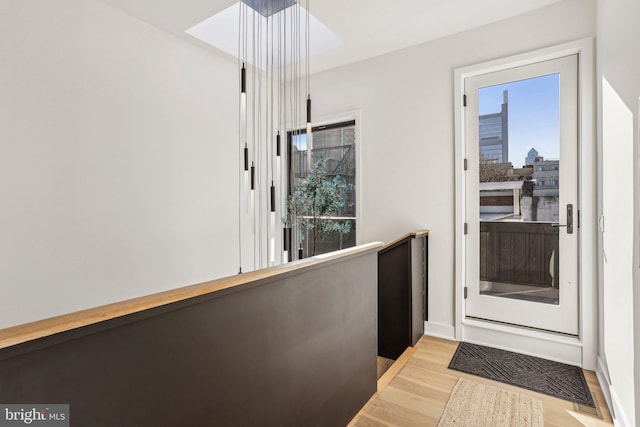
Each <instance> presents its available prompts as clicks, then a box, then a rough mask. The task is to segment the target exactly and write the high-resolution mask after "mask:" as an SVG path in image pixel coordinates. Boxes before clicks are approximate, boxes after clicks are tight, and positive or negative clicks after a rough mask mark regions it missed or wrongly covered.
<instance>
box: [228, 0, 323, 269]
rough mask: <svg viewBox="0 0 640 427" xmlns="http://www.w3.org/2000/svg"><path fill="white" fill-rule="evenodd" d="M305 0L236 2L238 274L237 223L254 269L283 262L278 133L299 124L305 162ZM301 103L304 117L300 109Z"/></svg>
mask: <svg viewBox="0 0 640 427" xmlns="http://www.w3.org/2000/svg"><path fill="white" fill-rule="evenodd" d="M305 6H306V7H305V9H306V10H305V9H303V8H302V7H301V6H300V5H297V4H296V0H241V1H240V13H239V17H238V65H239V68H240V70H239V71H240V123H239V141H240V153H241V154H240V156H241V159H242V160H241V163H242V171H241V176H240V184H239V192H240V198H239V206H238V210H239V218H238V222H239V223H238V244H239V260H240V261H239V262H240V269H239V272H240V273H242V267H243V259H245V258H246V257H245V258H243V251H242V246H243V245H242V242H243V241H245V242H247V240H243V228H244V229H248V228H250V229H251V233H252V237H253V245H252V246H253V256H252V257H249V258H252V259H253V269H257V268H263V267H267V266H269V265H273V264H275V263H276V262H279V261H280V260H281V261H282V262H286V261H287V259H288V256H289V255H288V251H289V249H290V248H289V247H288V246H287V244H288V242H286V241H284V239H283V237H282V235H283V233H282V232H281V230H282V228H281V221H280V220H279V219H280V218H281V217H282V216H283V215H284V214H285V213H286V212H285V211H286V194H285V193H284V191H285V189H286V186H285V185H284V184H285V177H286V174H285V172H284V171H283V169H284V168H283V162H284V161H285V159H283V157H284V156H283V155H282V154H283V146H282V144H283V140H282V139H283V136H285V135H287V129H301V128H306V138H307V150H308V151H307V153H308V155H307V165H309V164H310V161H311V158H310V157H311V156H310V154H311V152H310V147H311V144H312V135H311V130H312V129H311V95H310V79H309V42H310V40H309V0H306V5H305ZM303 19H304V21H303ZM303 24H304V27H303ZM303 33H304V34H303ZM303 59H304V61H303ZM303 62H304V63H303ZM303 82H304V83H303ZM303 86H304V87H303ZM305 95H306V97H305ZM305 98H306V103H305V102H304V101H305ZM305 107H306V117H305V115H304V114H303V113H302V110H303V109H305ZM305 118H306V123H305V122H304V121H303V120H304V119H305ZM303 123H305V124H303ZM294 132H295V131H294ZM242 182H244V185H243V183H242ZM243 201H244V204H245V205H246V207H247V209H248V210H249V215H248V217H249V218H250V222H251V226H250V227H246V226H245V227H243V221H242V214H241V213H240V212H241V211H242V204H243ZM267 201H268V204H267ZM277 217H278V218H277ZM245 232H246V230H245ZM276 239H278V240H276ZM280 239H282V240H280ZM276 242H277V243H278V245H277V244H276ZM278 247H280V248H281V250H278V249H276V248H278ZM276 251H277V252H278V254H277V253H276ZM249 263H250V262H248V261H245V264H249Z"/></svg>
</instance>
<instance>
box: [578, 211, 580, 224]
mask: <svg viewBox="0 0 640 427" xmlns="http://www.w3.org/2000/svg"><path fill="white" fill-rule="evenodd" d="M578 228H580V209H578Z"/></svg>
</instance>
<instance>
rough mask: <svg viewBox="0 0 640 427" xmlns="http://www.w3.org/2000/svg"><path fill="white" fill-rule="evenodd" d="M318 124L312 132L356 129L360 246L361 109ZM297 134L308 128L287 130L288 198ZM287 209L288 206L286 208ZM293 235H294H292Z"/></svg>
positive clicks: (355, 200)
mask: <svg viewBox="0 0 640 427" xmlns="http://www.w3.org/2000/svg"><path fill="white" fill-rule="evenodd" d="M316 123H317V124H316V125H315V126H313V127H312V128H311V131H312V132H317V131H325V130H332V129H340V128H346V127H351V126H353V127H354V130H355V138H354V145H355V147H354V148H355V153H354V158H355V190H354V203H355V217H354V224H355V246H358V245H360V244H362V242H361V238H360V236H361V232H359V230H361V228H360V227H361V224H362V221H361V214H360V213H361V206H362V204H361V200H362V197H361V194H362V179H361V165H362V162H361V157H360V156H361V150H360V148H361V147H360V144H361V140H360V132H361V131H360V111H353V112H349V113H345V114H344V115H335V116H327V117H324V118H320V119H319V120H317V121H316ZM294 134H295V135H306V134H307V130H306V128H298V129H293V130H289V131H287V134H286V144H287V145H286V170H285V174H286V176H285V179H284V185H285V186H286V188H285V193H286V194H287V199H288V197H289V195H291V193H292V189H293V177H292V168H293V162H292V151H293V150H292V146H293V136H294ZM285 209H286V208H285ZM292 237H293V236H292ZM292 252H293V248H292V250H291V251H290V252H289V257H290V260H293V259H295V257H293V258H292Z"/></svg>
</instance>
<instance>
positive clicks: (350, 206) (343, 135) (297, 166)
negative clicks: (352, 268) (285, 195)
mask: <svg viewBox="0 0 640 427" xmlns="http://www.w3.org/2000/svg"><path fill="white" fill-rule="evenodd" d="M355 143H356V134H355V122H353V121H351V122H345V123H338V124H335V125H327V126H321V127H319V128H317V129H316V128H314V130H313V138H312V147H310V150H308V148H309V147H307V136H306V133H304V132H303V133H299V134H295V133H294V134H292V135H291V138H290V156H291V157H290V165H289V191H290V192H291V191H292V189H293V188H295V183H296V182H297V181H299V180H302V179H304V178H305V177H306V176H307V174H308V173H309V169H308V166H309V164H313V163H315V162H316V161H318V160H319V159H321V158H323V159H325V160H326V162H325V166H326V172H327V178H329V179H333V178H334V177H335V176H340V177H342V179H343V180H344V182H345V183H346V184H347V185H348V191H347V197H346V200H345V204H344V207H342V208H341V209H339V210H338V212H335V214H334V215H332V216H331V217H330V218H331V219H333V220H334V221H337V222H340V223H349V224H350V226H349V231H348V232H347V233H339V232H326V233H323V234H322V235H321V236H319V239H318V241H317V242H316V254H322V253H326V252H331V251H335V250H339V249H344V248H348V247H351V246H355V244H356V153H355ZM309 153H311V162H308V161H307V156H308V155H309ZM303 220H308V218H303ZM294 233H298V234H297V237H295V239H296V242H295V243H294V245H295V247H299V246H300V245H302V249H303V255H304V256H305V257H307V256H310V254H311V252H312V250H311V245H312V243H311V240H312V238H311V236H310V232H309V231H307V232H306V233H301V232H300V230H297V231H295V230H294Z"/></svg>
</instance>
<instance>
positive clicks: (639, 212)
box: [597, 0, 640, 425]
mask: <svg viewBox="0 0 640 427" xmlns="http://www.w3.org/2000/svg"><path fill="white" fill-rule="evenodd" d="M639 20H640V3H639V2H638V1H637V0H616V1H612V0H598V7H597V36H598V38H597V58H598V61H597V68H598V83H599V87H598V89H599V99H600V100H601V101H604V100H605V99H603V97H604V95H606V97H607V98H614V99H617V100H618V105H620V106H621V107H622V109H623V110H624V111H625V113H624V114H625V115H627V114H628V116H629V117H630V120H628V122H629V123H628V124H626V125H625V129H622V130H623V131H625V132H629V133H631V132H633V140H632V141H631V142H630V143H631V144H632V145H633V150H634V153H633V160H632V162H633V165H634V167H633V169H634V170H633V182H619V183H618V185H620V187H621V192H624V193H625V194H626V195H627V197H632V198H633V205H634V213H633V223H634V224H635V227H634V228H633V230H631V229H627V235H626V236H625V239H626V238H628V239H633V257H632V258H631V259H630V260H627V261H626V265H625V266H623V267H622V268H624V269H625V271H623V272H622V275H623V276H626V277H627V279H626V280H627V281H628V280H629V279H628V278H629V277H630V276H633V283H628V282H627V283H616V281H615V278H616V277H604V280H603V282H601V293H602V294H606V292H605V291H606V288H605V287H610V286H622V287H624V288H626V289H628V290H629V291H633V290H637V289H638V286H640V250H639V245H640V238H639V235H640V183H639V179H640V178H639V172H638V171H639V169H640V168H639V160H638V158H639V155H640V153H639V148H638V145H639V141H638V100H639V98H640V78H639V76H640V57H639V56H638V54H637V53H638V52H640V32H639V31H638V21H639ZM603 88H604V89H603ZM607 94H609V95H607ZM611 94H614V95H611ZM610 108H611V107H609V106H607V104H606V103H604V104H603V105H601V108H600V109H599V112H598V125H599V126H598V127H599V128H600V129H601V130H603V126H602V125H603V122H606V121H609V120H610V118H609V117H607V116H611V114H613V113H614V111H611V109H610ZM603 117H604V118H605V119H604V120H603ZM622 118H623V117H620V115H619V114H618V117H617V120H620V119H622ZM629 127H631V129H629ZM606 136H607V135H606V133H605V134H603V132H602V131H601V132H599V144H600V150H603V149H604V150H605V151H606V150H609V151H612V150H618V149H619V147H617V146H616V147H613V148H612V147H610V146H607V147H603V145H604V144H617V143H624V141H619V142H618V141H616V140H615V139H614V140H609V139H607V138H606ZM628 175H629V174H628ZM625 181H628V180H625ZM603 208H604V210H606V209H607V206H604V207H603ZM609 222H610V221H607V220H606V218H605V239H606V234H607V224H609ZM607 257H609V254H607ZM611 279H614V280H613V281H612V280H611ZM601 280H602V278H601ZM603 288H604V289H603ZM605 296H606V295H605ZM603 305H604V301H601V309H602V308H605V309H606V307H603ZM602 313H603V318H602V319H601V324H602V328H601V334H603V335H604V337H601V340H600V342H601V344H603V347H604V344H605V343H616V342H618V343H619V347H616V345H615V344H613V348H614V350H613V351H617V352H619V353H625V345H626V343H625V342H624V340H627V341H628V338H627V337H626V336H625V335H626V334H627V333H628V332H629V331H628V329H623V328H625V326H624V325H628V328H629V329H631V328H632V329H633V354H628V351H627V352H626V353H627V354H622V355H621V354H617V356H618V357H620V356H622V357H625V356H626V360H624V362H623V363H625V364H626V365H627V366H629V365H633V366H634V372H633V375H632V373H631V372H624V373H623V375H622V376H621V375H616V372H614V370H615V369H616V368H617V366H612V364H613V365H617V364H619V363H621V362H619V361H616V360H612V361H609V360H606V356H607V351H606V350H605V348H603V347H601V349H600V357H603V358H605V365H607V364H608V365H609V370H610V373H611V381H612V389H613V390H614V392H617V393H616V394H621V395H620V396H618V397H619V401H618V402H615V403H614V407H615V408H616V409H617V410H618V414H617V415H618V422H619V423H620V422H621V421H624V420H626V421H627V423H628V424H629V425H633V422H634V421H633V420H634V418H635V420H640V403H639V402H638V400H639V398H640V292H633V311H632V313H628V312H627V314H626V316H625V318H624V319H619V318H618V317H619V316H617V314H618V313H616V316H614V317H609V316H608V313H607V311H606V310H603V311H602ZM612 322H618V324H617V325H618V326H617V329H616V328H615V327H614V328H611V327H609V326H611V325H610V324H611V323H612ZM607 334H609V335H608V336H607ZM611 335H613V336H611ZM612 368H613V370H612ZM632 389H634V390H635V402H634V401H633V400H631V396H629V392H627V393H625V390H632ZM614 398H615V396H614ZM620 425H622V424H620Z"/></svg>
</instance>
